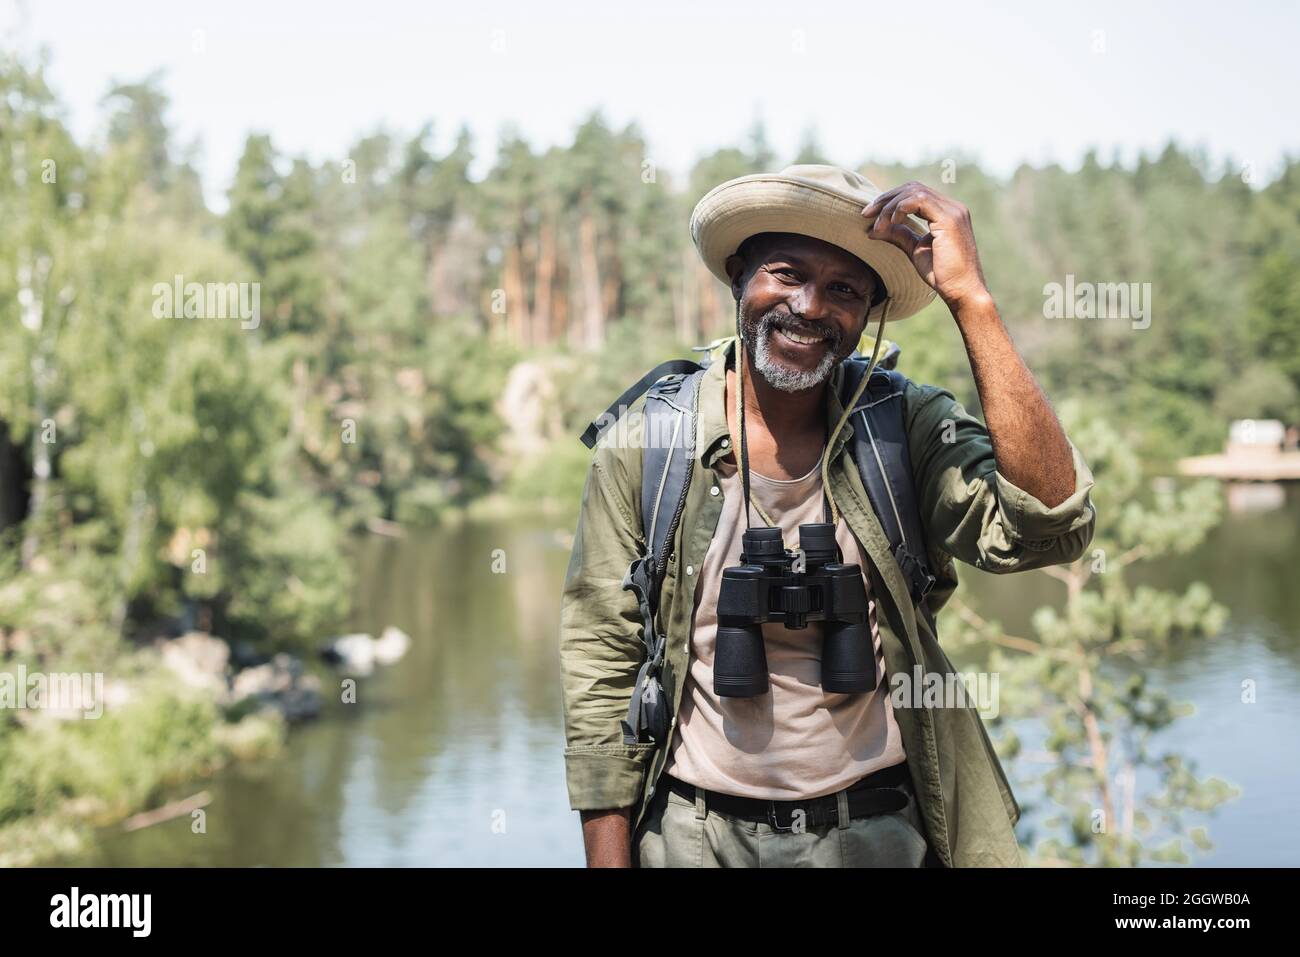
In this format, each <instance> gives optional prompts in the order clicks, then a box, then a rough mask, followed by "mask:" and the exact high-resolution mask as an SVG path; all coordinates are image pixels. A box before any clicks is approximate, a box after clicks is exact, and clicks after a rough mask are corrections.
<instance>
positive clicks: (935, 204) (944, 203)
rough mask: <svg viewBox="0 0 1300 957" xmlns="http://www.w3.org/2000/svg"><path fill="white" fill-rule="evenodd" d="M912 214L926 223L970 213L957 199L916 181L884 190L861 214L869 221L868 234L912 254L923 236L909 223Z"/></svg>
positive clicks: (951, 218)
mask: <svg viewBox="0 0 1300 957" xmlns="http://www.w3.org/2000/svg"><path fill="white" fill-rule="evenodd" d="M912 215H916V216H919V217H920V218H921V219H923V220H925V221H926V222H927V223H936V222H939V223H944V222H947V221H949V220H954V221H960V220H961V219H962V218H963V217H968V216H969V213H968V212H967V210H966V207H965V206H963V205H962V204H961V203H959V202H957V201H956V200H953V199H949V198H948V197H946V196H943V195H941V194H940V193H936V192H935V191H934V190H932V189H931V188H930V187H928V186H926V185H925V184H924V183H918V182H915V181H913V182H910V183H904V184H903V185H901V186H895V187H894V188H893V189H888V190H885V192H883V193H881V194H880V195H879V196H877V197H876V198H875V199H874V200H872V201H871V202H870V203H869V204H868V205H867V206H866V207H865V208H864V209H863V210H862V217H863V219H865V220H867V222H868V226H867V235H869V236H870V237H871V238H872V239H881V240H884V241H886V242H890V243H893V244H894V245H895V246H898V247H899V248H900V249H902V250H903V251H904V252H906V253H908V254H909V255H910V254H911V252H912V250H913V249H914V248H915V246H916V244H917V243H918V242H919V241H920V240H921V239H923V238H924V236H923V235H922V234H921V233H919V232H917V230H916V229H915V228H914V227H913V226H912V225H911V224H910V223H909V219H908V217H909V216H912Z"/></svg>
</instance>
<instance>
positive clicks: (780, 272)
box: [771, 266, 799, 282]
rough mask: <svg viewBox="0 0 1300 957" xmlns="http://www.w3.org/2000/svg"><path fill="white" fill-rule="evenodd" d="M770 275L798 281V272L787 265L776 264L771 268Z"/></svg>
mask: <svg viewBox="0 0 1300 957" xmlns="http://www.w3.org/2000/svg"><path fill="white" fill-rule="evenodd" d="M771 273H772V275H774V276H779V277H780V278H782V279H789V280H790V281H791V282H798V281H799V274H798V273H797V272H795V271H794V270H793V269H791V268H790V267H789V266H777V267H775V268H774V269H772V270H771Z"/></svg>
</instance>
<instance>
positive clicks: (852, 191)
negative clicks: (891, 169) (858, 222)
mask: <svg viewBox="0 0 1300 957" xmlns="http://www.w3.org/2000/svg"><path fill="white" fill-rule="evenodd" d="M780 175H781V176H785V177H788V178H789V179H800V180H803V181H805V182H807V183H810V184H812V185H814V186H820V187H822V188H823V189H829V190H833V191H834V192H836V193H839V194H840V195H842V196H844V197H846V198H849V199H853V200H861V201H862V205H863V206H865V205H867V204H868V203H870V202H871V201H872V200H873V199H875V198H876V197H877V196H879V195H880V190H878V189H877V188H876V186H875V184H873V183H872V182H871V180H869V179H867V178H866V177H865V176H863V175H862V174H861V173H855V172H854V171H853V170H851V169H844V167H842V166H827V165H825V164H822V163H796V164H795V165H793V166H787V167H786V168H785V169H783V170H781V173H780Z"/></svg>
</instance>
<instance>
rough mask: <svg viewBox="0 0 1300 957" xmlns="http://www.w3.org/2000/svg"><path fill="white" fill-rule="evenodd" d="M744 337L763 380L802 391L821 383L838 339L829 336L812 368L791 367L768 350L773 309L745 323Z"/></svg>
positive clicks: (773, 323)
mask: <svg viewBox="0 0 1300 957" xmlns="http://www.w3.org/2000/svg"><path fill="white" fill-rule="evenodd" d="M746 325H747V326H748V327H749V328H747V329H746V330H745V338H747V339H749V341H750V342H751V343H753V353H752V355H753V357H754V368H755V369H756V370H757V371H758V373H759V375H761V376H762V377H763V378H764V379H766V380H767V384H768V385H770V386H771V387H772V388H774V389H777V390H778V391H780V392H806V391H807V390H809V389H813V388H816V387H817V386H819V385H821V384H822V383H823V382H825V381H826V379H827V378H828V377H829V376H830V374H831V370H832V369H834V368H835V364H836V362H837V361H838V352H839V340H838V337H835V336H832V338H831V341H830V342H829V343H827V348H826V354H825V355H823V356H822V358H821V361H820V362H819V363H817V367H816V368H815V369H810V370H808V371H804V370H803V369H791V368H789V367H787V366H784V365H782V364H781V362H780V360H779V359H777V357H776V356H775V355H774V354H773V352H772V347H771V345H770V342H771V337H772V333H773V332H774V331H775V330H776V313H775V312H769V313H767V314H766V315H765V316H763V317H762V318H761V319H759V320H758V321H757V322H751V323H746Z"/></svg>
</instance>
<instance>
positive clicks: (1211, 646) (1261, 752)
mask: <svg viewBox="0 0 1300 957" xmlns="http://www.w3.org/2000/svg"><path fill="white" fill-rule="evenodd" d="M1103 518H1104V516H1103ZM1298 527H1300V487H1296V486H1292V487H1290V488H1288V490H1287V493H1286V497H1285V500H1284V502H1283V504H1282V505H1281V506H1280V507H1278V508H1272V509H1267V510H1259V511H1253V512H1245V513H1242V514H1235V515H1234V514H1229V515H1227V517H1226V518H1225V520H1224V522H1223V523H1222V524H1221V525H1220V526H1219V527H1218V529H1216V530H1215V531H1214V532H1213V533H1212V535H1211V536H1210V538H1209V539H1207V541H1206V542H1205V543H1204V544H1203V545H1202V546H1200V547H1199V548H1198V549H1197V550H1196V551H1195V552H1194V553H1192V554H1189V555H1187V556H1182V557H1179V558H1176V559H1171V560H1168V561H1165V562H1163V563H1162V564H1161V565H1160V566H1159V567H1158V568H1157V569H1155V570H1154V571H1152V572H1149V573H1147V574H1146V575H1144V576H1143V577H1142V578H1141V580H1143V581H1148V582H1150V583H1152V584H1156V585H1161V586H1165V587H1178V588H1180V589H1181V588H1184V587H1186V584H1187V583H1189V582H1191V581H1193V580H1197V579H1199V580H1201V581H1204V582H1206V583H1207V584H1209V585H1210V586H1211V588H1212V589H1213V591H1214V594H1215V597H1216V598H1217V599H1218V600H1219V601H1220V602H1222V603H1223V604H1225V605H1226V606H1227V607H1228V608H1229V609H1230V611H1231V617H1230V619H1229V621H1228V624H1227V626H1226V627H1225V629H1224V631H1223V633H1222V634H1221V635H1220V636H1218V637H1217V638H1214V639H1210V640H1197V641H1191V642H1186V643H1184V644H1182V645H1179V646H1176V649H1175V650H1173V651H1171V652H1170V653H1169V654H1167V655H1165V656H1163V657H1162V658H1161V659H1160V660H1159V661H1158V662H1156V663H1155V664H1154V665H1153V666H1152V668H1151V669H1150V675H1151V677H1152V679H1153V680H1154V682H1155V683H1156V684H1157V685H1159V686H1160V687H1163V688H1165V689H1167V690H1168V691H1170V693H1171V694H1172V695H1173V696H1174V698H1175V700H1179V701H1188V702H1191V703H1193V704H1194V705H1195V706H1196V713H1195V714H1194V715H1192V716H1191V717H1188V718H1184V719H1182V720H1181V721H1179V722H1177V723H1176V724H1175V725H1174V726H1173V727H1172V728H1170V729H1169V730H1167V731H1166V732H1164V733H1162V734H1161V735H1160V737H1159V743H1160V744H1161V745H1163V746H1164V747H1166V748H1169V749H1173V750H1177V751H1180V752H1182V753H1184V754H1186V755H1187V756H1189V757H1191V758H1192V759H1193V760H1194V761H1195V762H1196V764H1197V770H1198V771H1199V772H1200V773H1201V774H1203V775H1207V776H1208V775H1214V776H1217V777H1221V778H1224V779H1226V780H1227V781H1229V782H1230V783H1232V784H1233V785H1235V786H1236V787H1238V788H1239V789H1241V791H1242V795H1241V797H1239V798H1238V799H1237V800H1235V801H1233V802H1231V803H1229V804H1227V805H1224V806H1223V807H1222V808H1220V809H1219V810H1218V811H1217V812H1216V813H1214V814H1212V815H1210V816H1209V817H1208V818H1204V819H1202V818H1193V817H1190V816H1189V818H1188V823H1189V824H1195V823H1204V824H1206V826H1207V827H1208V829H1209V832H1210V837H1211V839H1212V840H1213V841H1214V844H1215V847H1214V849H1213V850H1212V851H1211V852H1210V853H1208V854H1202V855H1198V856H1196V857H1195V858H1194V862H1195V863H1196V864H1199V865H1245V866H1291V867H1294V866H1297V865H1300V828H1297V827H1296V826H1295V825H1294V818H1293V816H1292V812H1293V809H1294V804H1295V795H1296V794H1297V793H1300V761H1298V760H1297V758H1300V747H1298V746H1297V742H1300V636H1298V631H1300V580H1298V579H1297V576H1296V574H1295V570H1294V569H1295V563H1296V562H1297V561H1298V560H1300V542H1298V541H1297V537H1296V529H1297V528H1298ZM571 531H572V526H571V524H570V523H567V522H565V523H557V522H552V523H549V524H548V523H545V522H540V521H534V522H531V523H515V524H513V525H511V524H505V523H484V524H475V525H466V526H462V527H458V528H452V529H444V530H431V531H426V532H419V533H410V534H408V535H407V536H406V537H404V538H401V539H386V538H379V537H370V538H367V539H365V540H364V541H362V542H361V543H360V544H359V546H358V549H357V559H358V562H359V584H358V599H357V606H356V612H355V621H354V625H355V627H356V629H357V630H364V631H369V632H371V633H372V634H376V635H377V634H378V633H379V632H380V631H381V630H382V629H383V628H384V626H386V625H389V624H393V625H397V626H398V627H400V628H402V629H404V630H405V631H407V632H408V633H409V634H410V635H411V637H412V639H413V643H412V648H411V650H410V652H409V653H408V654H407V656H406V657H405V658H404V659H403V660H402V661H400V662H399V663H398V664H397V665H395V666H393V667H390V668H387V669H380V670H379V671H377V672H376V674H375V675H374V676H373V677H371V678H368V679H363V680H362V681H361V682H360V683H359V691H358V701H357V703H356V704H344V703H342V702H341V701H340V700H339V697H340V696H339V695H338V694H337V693H335V694H331V693H330V692H331V686H329V685H328V684H327V686H326V688H325V691H326V708H325V710H324V713H323V714H322V717H321V718H320V720H318V721H315V722H313V723H310V724H308V725H305V726H302V727H300V728H298V729H296V730H294V731H293V732H292V733H291V735H290V738H289V742H288V744H287V746H286V749H285V751H284V753H283V754H282V755H281V757H280V758H278V759H277V760H275V761H268V762H262V763H259V764H252V765H239V766H235V767H232V768H229V769H227V770H226V771H224V772H222V773H220V774H219V775H217V776H216V777H215V778H213V779H212V780H210V781H206V782H198V783H195V784H192V785H190V786H189V787H187V788H185V789H181V790H178V791H177V792H176V793H175V794H174V795H171V796H173V797H182V796H185V795H187V794H190V793H193V792H196V791H199V790H201V789H206V790H207V791H208V792H209V793H210V794H211V795H212V801H211V803H210V804H209V805H208V807H207V833H205V834H192V833H191V831H190V821H189V819H188V817H186V818H182V819H177V820H173V821H169V822H166V823H163V824H159V825H155V826H153V827H150V828H146V829H144V830H141V831H136V832H134V833H129V834H128V833H125V832H123V831H122V830H121V829H120V828H110V829H106V830H105V831H103V832H102V833H101V839H100V841H99V844H98V846H97V848H96V849H95V850H94V851H93V853H92V854H90V855H89V856H87V857H86V858H85V859H83V860H81V861H78V862H77V863H86V864H105V865H114V866H116V865H126V866H144V865H162V866H176V865H223V866H251V865H272V866H286V865H293V866H338V865H344V866H361V865H370V866H385V867H402V866H417V865H434V866H439V865H469V866H483V867H493V866H500V865H523V866H537V865H552V866H568V865H572V866H577V865H580V864H581V863H582V860H583V857H582V849H581V842H580V836H579V831H578V820H577V815H576V813H574V812H572V811H570V810H569V808H568V800H567V796H566V793H565V786H564V769H563V760H562V757H561V754H562V749H563V731H562V726H561V709H560V694H559V670H558V662H557V655H556V636H557V626H558V621H559V590H560V585H561V583H562V581H563V578H564V571H565V567H566V564H567V561H568V539H569V533H571ZM497 550H501V551H500V552H498V551H497ZM502 557H504V560H505V568H504V570H503V571H500V570H499V569H500V559H501V558H502ZM494 566H495V568H496V569H498V570H494ZM961 575H962V581H963V584H962V588H961V590H960V591H959V594H960V595H962V596H963V597H964V598H965V600H967V601H968V602H969V603H970V604H971V605H972V606H973V607H975V608H976V609H977V610H979V611H980V612H981V613H982V614H984V615H986V616H991V617H995V618H997V619H999V620H1000V621H1001V622H1002V623H1003V624H1004V625H1005V626H1006V627H1007V628H1008V630H1010V631H1013V632H1017V633H1020V634H1025V633H1028V632H1029V623H1028V619H1029V615H1030V613H1031V612H1032V610H1033V609H1034V608H1035V607H1037V606H1038V605H1039V604H1042V603H1044V602H1050V601H1055V600H1058V599H1059V597H1060V594H1061V587H1062V586H1061V585H1060V584H1059V583H1058V582H1056V581H1054V580H1051V579H1049V578H1047V576H1045V575H1041V574H1038V573H1029V574H1024V575H1019V576H1010V577H1006V578H995V577H993V576H989V575H985V574H983V573H980V572H976V571H974V570H973V569H970V568H967V567H964V566H963V567H962V569H961ZM942 627H943V619H942V618H941V619H940V634H941V635H942V633H943V632H942ZM323 674H324V676H325V678H326V680H327V681H331V680H332V681H337V680H338V678H337V676H334V675H331V674H330V673H328V672H324V673H323ZM1245 679H1252V680H1254V681H1255V683H1256V687H1257V700H1256V702H1255V703H1253V704H1243V703H1242V702H1241V685H1242V681H1243V680H1245ZM1020 796H1021V797H1022V798H1024V797H1028V795H1020Z"/></svg>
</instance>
